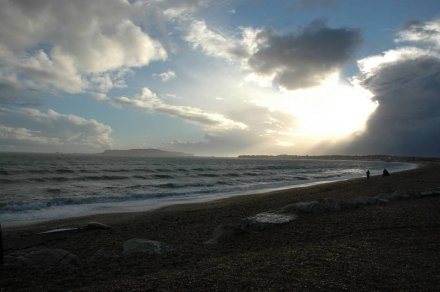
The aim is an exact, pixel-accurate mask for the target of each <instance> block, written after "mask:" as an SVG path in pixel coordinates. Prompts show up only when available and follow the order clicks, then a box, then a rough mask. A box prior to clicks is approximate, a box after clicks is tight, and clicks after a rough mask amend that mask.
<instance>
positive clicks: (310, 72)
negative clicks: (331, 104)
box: [185, 19, 362, 90]
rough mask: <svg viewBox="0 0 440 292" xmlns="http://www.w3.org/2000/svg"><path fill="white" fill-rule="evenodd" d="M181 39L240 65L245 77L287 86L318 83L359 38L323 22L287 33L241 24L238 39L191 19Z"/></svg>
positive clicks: (354, 32) (348, 56) (341, 63)
mask: <svg viewBox="0 0 440 292" xmlns="http://www.w3.org/2000/svg"><path fill="white" fill-rule="evenodd" d="M187 21H188V20H187ZM185 40H186V41H187V42H189V43H191V44H192V46H193V48H194V49H197V48H200V49H202V51H203V52H204V53H205V54H207V55H209V56H213V57H218V58H223V59H226V60H228V61H231V62H235V63H238V64H240V65H241V66H242V68H243V69H244V70H245V71H247V72H249V76H251V77H249V78H248V79H247V80H256V79H258V80H263V79H266V80H268V81H270V82H272V83H275V84H278V85H280V86H282V87H283V88H286V89H289V90H294V89H298V88H306V87H312V86H315V85H319V84H320V83H321V82H322V81H323V80H324V79H326V78H327V77H328V76H329V75H331V74H333V73H335V72H339V71H341V69H342V67H343V66H344V65H345V64H346V63H348V62H349V61H350V60H351V59H352V58H353V57H354V53H355V52H356V49H357V48H358V47H359V45H360V43H361V41H362V40H361V33H360V31H359V30H357V29H350V28H337V29H333V28H329V27H327V26H326V25H325V23H324V22H323V21H315V22H312V23H311V24H309V25H308V26H306V27H305V28H303V29H302V30H299V31H298V32H296V33H293V32H292V33H288V34H278V33H276V32H273V31H271V30H268V29H255V28H240V34H239V37H236V36H235V37H234V36H231V35H228V34H226V33H222V32H218V31H214V30H212V29H210V28H209V27H208V26H207V24H206V22H205V21H200V20H194V19H192V20H190V22H189V25H188V31H187V34H186V36H185ZM260 83H261V82H260ZM263 83H267V81H266V82H263Z"/></svg>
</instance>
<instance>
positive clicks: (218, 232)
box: [205, 224, 248, 244]
mask: <svg viewBox="0 0 440 292" xmlns="http://www.w3.org/2000/svg"><path fill="white" fill-rule="evenodd" d="M243 233H248V231H246V228H245V227H244V226H241V225H228V224H220V225H218V226H217V227H216V228H215V229H214V231H213V232H212V236H211V239H209V240H207V241H205V244H216V243H219V242H222V241H225V240H227V239H229V238H231V237H233V236H236V235H239V234H243Z"/></svg>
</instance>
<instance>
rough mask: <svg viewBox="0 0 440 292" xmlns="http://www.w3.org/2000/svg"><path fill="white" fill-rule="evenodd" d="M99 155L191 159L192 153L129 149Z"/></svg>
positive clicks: (106, 151) (109, 151)
mask: <svg viewBox="0 0 440 292" xmlns="http://www.w3.org/2000/svg"><path fill="white" fill-rule="evenodd" d="M98 155H103V156H122V157H191V156H194V155H193V154H190V153H183V152H173V151H164V150H159V149H128V150H105V151H104V152H102V153H98Z"/></svg>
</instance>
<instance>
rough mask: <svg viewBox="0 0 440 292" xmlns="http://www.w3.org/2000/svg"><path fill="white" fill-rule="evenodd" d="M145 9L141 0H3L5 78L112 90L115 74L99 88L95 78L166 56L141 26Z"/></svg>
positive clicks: (1, 70)
mask: <svg viewBox="0 0 440 292" xmlns="http://www.w3.org/2000/svg"><path fill="white" fill-rule="evenodd" d="M140 9H144V7H143V6H141V5H140V4H139V3H138V2H128V1H119V0H109V1H107V0H106V1H104V0H97V1H87V0H78V1H72V2H69V3H65V2H63V1H55V0H42V1H38V3H37V2H35V1H26V0H17V1H8V0H1V1H0V39H1V43H0V78H2V80H0V81H3V82H5V81H6V80H9V79H11V78H16V79H17V80H20V82H21V84H23V85H24V86H27V87H28V88H32V89H35V88H37V89H40V90H50V89H55V90H60V91H65V92H69V93H78V92H84V91H86V90H92V91H94V90H97V91H108V90H109V89H110V88H112V86H113V84H114V83H115V82H114V81H113V80H112V79H111V77H112V76H113V75H111V74H108V75H106V76H105V77H106V78H110V80H108V81H107V82H106V85H105V86H102V83H99V86H97V87H96V88H94V84H95V82H94V81H93V79H95V81H96V78H97V76H101V77H102V74H103V73H106V72H115V71H118V70H126V68H135V67H142V66H145V65H148V64H149V63H150V62H152V61H155V60H163V59H165V58H166V57H167V53H166V51H165V50H164V48H163V47H162V45H161V44H160V43H159V42H158V41H156V40H154V39H153V38H151V37H150V36H149V35H148V34H147V33H146V32H145V31H144V30H143V29H142V22H141V21H140V18H139V16H138V15H139V13H140V11H139V10H140ZM18 76H19V77H20V78H18ZM6 77H8V78H6Z"/></svg>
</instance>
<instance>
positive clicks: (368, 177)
mask: <svg viewBox="0 0 440 292" xmlns="http://www.w3.org/2000/svg"><path fill="white" fill-rule="evenodd" d="M366 174H367V179H370V170H369V169H367V172H366Z"/></svg>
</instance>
